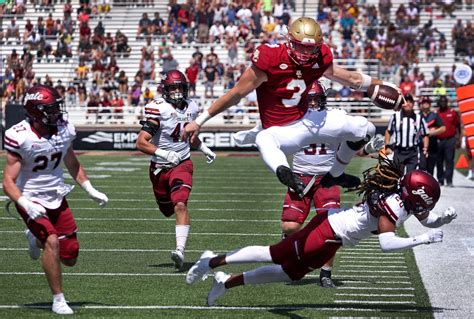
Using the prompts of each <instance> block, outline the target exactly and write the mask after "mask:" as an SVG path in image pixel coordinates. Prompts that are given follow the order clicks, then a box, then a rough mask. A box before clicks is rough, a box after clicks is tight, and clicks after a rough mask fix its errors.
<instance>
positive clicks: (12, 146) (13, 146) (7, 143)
mask: <svg viewBox="0 0 474 319" xmlns="http://www.w3.org/2000/svg"><path fill="white" fill-rule="evenodd" d="M4 142H5V146H9V147H11V148H16V149H20V146H18V144H17V145H15V144H12V143H11V142H9V141H8V140H7V139H6V138H5V141H4Z"/></svg>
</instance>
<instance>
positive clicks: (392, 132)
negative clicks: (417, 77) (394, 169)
mask: <svg viewBox="0 0 474 319" xmlns="http://www.w3.org/2000/svg"><path fill="white" fill-rule="evenodd" d="M405 101H406V103H405V104H403V106H402V110H401V111H400V112H396V113H395V114H393V115H392V117H391V118H390V121H389V122H388V127H387V130H386V131H385V145H386V146H385V154H386V155H389V154H391V153H392V152H393V160H394V161H395V162H398V163H400V164H402V165H403V166H404V167H405V173H408V172H410V171H412V170H415V169H418V166H419V164H420V158H421V156H424V157H425V158H426V157H427V156H428V145H429V137H428V134H429V132H428V126H427V125H426V122H425V121H424V120H423V119H422V117H421V115H420V114H416V113H415V112H414V110H413V106H414V103H415V102H414V99H413V96H411V95H410V94H407V95H405ZM391 140H392V141H393V143H390V141H391ZM421 143H422V144H421ZM420 144H421V145H420ZM420 146H422V147H421V150H420Z"/></svg>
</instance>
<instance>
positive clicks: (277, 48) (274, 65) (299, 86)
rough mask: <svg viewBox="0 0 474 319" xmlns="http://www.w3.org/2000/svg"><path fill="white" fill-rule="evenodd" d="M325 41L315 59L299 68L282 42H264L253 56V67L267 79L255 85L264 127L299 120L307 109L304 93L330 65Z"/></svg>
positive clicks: (330, 55) (305, 94)
mask: <svg viewBox="0 0 474 319" xmlns="http://www.w3.org/2000/svg"><path fill="white" fill-rule="evenodd" d="M332 61H333V56H332V53H331V50H330V49H329V47H328V46H327V45H326V44H323V45H322V47H321V54H320V55H319V57H318V59H317V61H316V62H315V63H314V64H313V65H312V66H308V67H301V66H299V65H297V64H295V63H294V62H293V60H292V59H291V58H290V57H289V56H288V49H287V47H286V45H285V44H275V45H270V44H263V45H260V46H259V47H258V48H257V49H255V51H254V53H253V56H252V63H253V65H254V66H256V67H257V68H259V69H260V70H262V71H264V72H265V73H266V74H267V77H268V81H266V82H264V83H262V84H261V85H260V86H259V87H258V88H257V99H258V108H259V111H260V119H261V121H262V126H263V128H268V127H271V126H281V125H286V124H289V123H292V122H294V121H296V120H299V119H300V118H302V117H303V115H304V114H305V113H306V111H307V110H308V102H307V98H306V96H307V94H308V91H309V88H310V87H311V84H312V83H313V82H314V81H315V80H317V79H319V78H320V77H321V76H322V75H323V73H324V72H325V71H326V70H327V68H328V67H329V66H330V65H331V64H332Z"/></svg>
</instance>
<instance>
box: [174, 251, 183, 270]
mask: <svg viewBox="0 0 474 319" xmlns="http://www.w3.org/2000/svg"><path fill="white" fill-rule="evenodd" d="M171 260H172V261H173V263H174V268H175V269H176V270H178V271H179V270H181V269H182V268H183V264H184V253H183V252H182V251H181V250H179V249H176V250H173V251H172V252H171Z"/></svg>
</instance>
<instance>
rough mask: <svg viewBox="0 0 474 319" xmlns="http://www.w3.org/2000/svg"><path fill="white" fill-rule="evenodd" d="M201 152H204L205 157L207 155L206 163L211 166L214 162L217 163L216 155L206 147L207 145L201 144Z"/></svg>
mask: <svg viewBox="0 0 474 319" xmlns="http://www.w3.org/2000/svg"><path fill="white" fill-rule="evenodd" d="M199 150H200V151H201V152H203V153H204V155H206V159H207V161H206V162H207V164H211V163H212V162H214V161H215V159H216V157H217V155H216V153H214V152H213V151H211V150H210V149H209V147H207V146H206V144H204V143H201V145H199Z"/></svg>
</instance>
